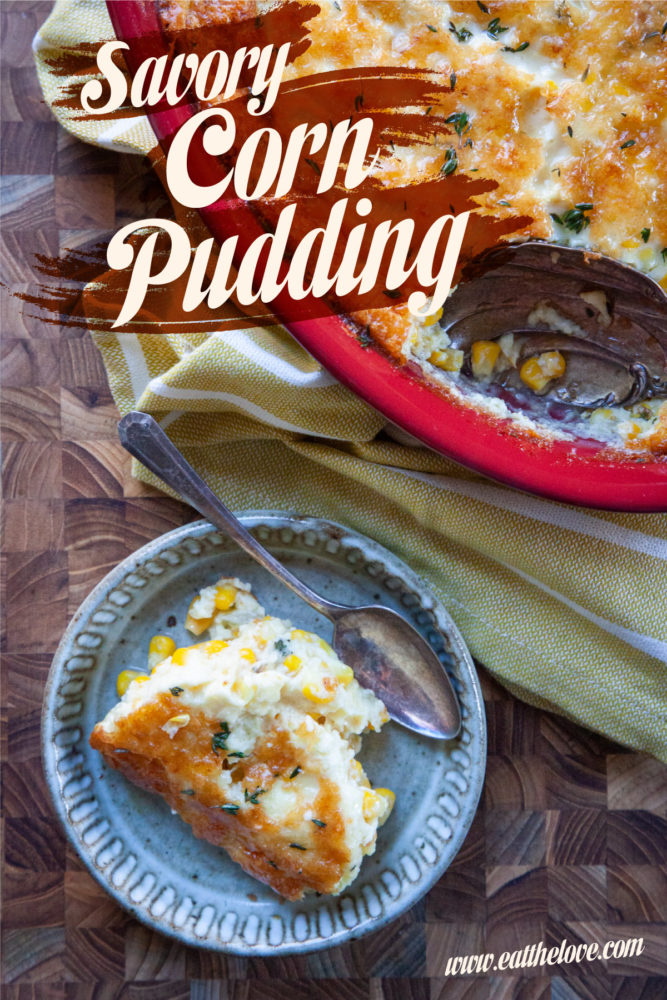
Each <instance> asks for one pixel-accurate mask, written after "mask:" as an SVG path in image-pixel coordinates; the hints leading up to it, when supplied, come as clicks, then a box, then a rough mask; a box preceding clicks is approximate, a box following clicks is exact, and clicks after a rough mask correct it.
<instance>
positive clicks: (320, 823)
mask: <svg viewBox="0 0 667 1000" xmlns="http://www.w3.org/2000/svg"><path fill="white" fill-rule="evenodd" d="M310 822H311V823H314V824H315V826H320V827H322V829H324V827H325V826H326V823H323V822H322V820H321V819H311V821H310Z"/></svg>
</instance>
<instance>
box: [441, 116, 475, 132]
mask: <svg viewBox="0 0 667 1000" xmlns="http://www.w3.org/2000/svg"><path fill="white" fill-rule="evenodd" d="M445 123H446V124H447V125H453V126H454V131H455V132H456V134H457V135H459V136H460V135H463V133H464V132H467V131H468V129H469V128H470V119H469V118H468V112H467V111H455V112H454V114H452V115H449V117H448V118H445Z"/></svg>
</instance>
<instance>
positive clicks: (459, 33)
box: [449, 21, 472, 42]
mask: <svg viewBox="0 0 667 1000" xmlns="http://www.w3.org/2000/svg"><path fill="white" fill-rule="evenodd" d="M449 30H450V31H451V33H452V34H453V35H454V36H455V38H456V41H457V42H467V41H468V39H469V38H472V31H468V29H467V28H457V27H456V25H455V24H453V23H452V22H451V21H450V22H449Z"/></svg>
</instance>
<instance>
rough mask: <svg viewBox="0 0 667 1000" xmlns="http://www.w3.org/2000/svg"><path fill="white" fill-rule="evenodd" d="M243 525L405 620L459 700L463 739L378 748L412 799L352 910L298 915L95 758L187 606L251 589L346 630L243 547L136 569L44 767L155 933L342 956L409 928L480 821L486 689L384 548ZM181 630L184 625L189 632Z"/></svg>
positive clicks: (443, 618) (286, 528) (83, 619)
mask: <svg viewBox="0 0 667 1000" xmlns="http://www.w3.org/2000/svg"><path fill="white" fill-rule="evenodd" d="M241 520H242V521H243V523H244V524H245V525H246V527H248V528H249V529H250V530H251V531H252V532H253V533H254V534H255V535H256V536H257V537H258V538H259V539H260V540H261V541H262V542H263V543H264V544H265V545H266V546H267V548H269V549H270V550H271V551H272V552H273V553H275V554H276V555H277V556H278V557H279V558H280V559H282V560H283V561H284V562H285V563H286V564H287V565H288V566H289V567H290V569H292V570H293V572H294V573H296V575H297V576H300V577H301V578H302V579H304V580H305V581H306V582H307V583H309V584H310V585H311V586H312V587H313V588H314V589H316V590H319V591H320V593H322V594H324V595H325V596H326V597H329V598H330V599H332V600H334V601H341V602H345V603H350V604H352V603H359V604H370V603H383V604H387V605H388V606H389V607H393V608H395V609H397V610H399V611H401V612H402V613H403V614H404V615H405V616H406V617H407V618H408V619H409V620H410V621H411V622H412V623H413V624H414V625H416V627H417V628H418V629H419V630H420V631H421V632H422V633H423V635H424V636H425V637H426V638H427V639H428V641H429V642H431V644H432V645H433V646H434V648H435V649H436V651H437V652H438V653H439V655H440V656H441V659H442V661H443V662H444V663H445V664H446V667H447V670H448V671H449V672H450V676H451V677H452V679H453V681H454V684H455V687H456V690H457V692H458V694H459V698H460V701H461V707H462V715H463V726H462V729H461V733H460V735H459V736H458V737H457V739H456V740H453V741H451V742H448V743H442V742H437V741H434V740H429V739H425V738H422V737H420V736H418V735H417V734H416V733H412V732H409V731H408V730H406V729H402V728H401V727H400V726H398V725H397V724H396V723H389V724H387V725H386V726H385V728H384V730H383V732H382V733H380V734H373V733H371V734H369V735H368V736H366V737H365V738H364V748H363V750H362V753H361V755H360V756H361V760H362V761H363V764H364V767H365V768H366V771H367V773H368V776H369V778H370V780H371V782H372V783H373V785H380V786H388V787H390V788H393V789H394V791H395V792H396V806H395V809H394V812H393V813H392V815H391V817H390V819H389V821H388V822H387V823H386V825H385V826H384V827H383V828H382V829H381V830H380V832H379V835H378V842H377V848H376V851H375V854H373V855H372V856H370V857H368V858H366V859H365V861H364V863H363V865H362V868H361V873H360V875H359V877H358V878H357V879H356V881H355V882H353V883H352V885H351V886H350V887H349V889H347V890H346V891H345V892H344V893H343V894H342V895H341V896H337V897H333V896H328V897H327V896H321V897H317V896H311V897H308V898H306V899H305V900H302V901H300V902H296V903H290V902H287V901H285V900H283V899H282V898H281V897H279V896H277V895H276V894H275V893H274V892H272V891H271V890H270V889H268V888H267V887H266V886H264V885H262V884H261V883H259V882H256V881H255V880H254V879H252V878H251V877H250V876H249V875H246V874H245V872H243V871H242V870H241V869H240V868H239V867H238V866H237V865H235V864H234V863H233V862H232V861H231V860H230V859H229V858H228V857H227V855H226V854H225V853H224V851H222V850H221V849H219V848H216V847H214V846H213V845H211V844H208V843H206V842H205V841H201V840H197V839H196V838H195V837H194V835H193V834H192V832H191V830H190V828H189V827H188V826H187V825H186V824H185V823H184V822H183V821H182V820H181V819H180V818H179V817H178V816H175V815H172V814H171V812H170V810H169V808H168V806H167V805H166V803H165V802H163V801H162V799H160V798H159V797H158V796H157V795H151V794H149V793H147V792H144V791H142V790H141V789H139V788H137V787H135V786H134V785H132V784H130V783H129V782H127V781H125V780H124V779H123V778H122V777H121V775H119V774H118V773H117V772H116V771H113V770H111V769H109V768H107V767H106V766H105V765H104V763H103V761H102V759H101V758H100V756H99V755H98V754H97V753H96V752H95V751H93V750H91V748H90V747H89V745H88V736H89V734H90V731H91V730H92V728H93V726H94V725H95V723H96V722H97V721H99V720H100V719H101V718H102V717H103V716H104V715H105V714H106V712H107V711H108V709H109V708H110V707H111V706H112V705H113V704H115V702H116V700H117V696H116V677H117V675H118V673H119V672H120V671H121V670H123V669H124V668H125V667H139V668H141V669H144V667H145V662H146V651H147V648H148V642H149V639H150V637H151V636H152V635H153V634H155V633H156V632H160V633H164V634H170V635H172V636H173V638H174V640H175V641H176V644H177V645H184V644H188V642H189V641H191V639H190V638H189V637H188V634H187V633H186V632H185V629H184V627H183V624H182V623H183V621H184V619H185V612H186V609H187V606H188V604H189V602H190V600H191V598H192V596H193V594H194V592H195V591H197V590H198V589H199V588H200V587H201V586H203V585H204V584H205V583H209V582H211V581H213V580H215V579H217V577H219V576H222V575H225V576H238V577H240V578H241V579H242V580H247V581H249V582H250V583H251V584H252V587H253V591H254V592H255V593H256V594H257V596H258V598H259V600H260V601H261V602H262V604H264V606H265V608H266V610H267V613H269V614H273V615H278V616H280V617H283V618H289V619H290V620H291V621H292V622H293V623H294V624H295V625H298V626H299V627H301V628H305V629H309V630H312V631H314V632H317V633H319V634H320V635H322V636H324V637H326V638H328V637H330V635H331V625H330V623H329V622H328V621H327V620H326V619H324V618H322V617H321V616H320V615H318V614H317V613H316V612H315V611H313V610H311V609H310V608H309V607H308V606H307V605H305V604H304V603H303V602H302V601H300V600H299V599H298V598H297V597H295V596H294V595H293V594H292V593H291V592H290V591H288V590H287V589H286V588H284V587H281V586H280V585H278V584H277V583H276V582H275V581H274V580H273V578H272V577H270V576H269V575H268V574H267V573H266V572H265V571H264V570H263V569H261V568H260V567H259V566H258V565H257V564H256V563H255V562H253V561H252V560H251V559H250V558H249V557H248V556H246V555H245V553H243V552H241V551H240V550H239V549H238V548H237V547H236V546H235V545H234V544H233V543H232V542H230V541H229V540H228V539H227V538H225V537H224V536H222V535H220V534H219V533H218V532H217V531H215V530H213V529H212V528H211V526H210V525H209V524H207V523H206V522H203V521H198V522H197V523H195V524H188V525H186V526H185V527H183V528H179V529H177V530H176V531H171V532H169V533H168V534H166V535H162V536H161V537H160V538H157V539H156V540H155V541H153V542H151V543H150V544H149V545H146V546H144V548H142V549H140V550H139V551H138V552H136V553H135V554H134V555H132V556H131V557H130V558H129V559H126V560H125V561H124V562H122V563H121V564H120V565H119V566H117V567H116V569H114V570H113V571H112V572H111V573H109V574H108V576H106V577H105V578H104V580H102V582H101V583H100V584H99V585H98V586H97V587H96V588H95V590H94V591H93V592H92V593H91V594H90V596H89V597H88V598H87V599H86V600H85V601H84V603H83V604H82V605H81V607H80V608H79V610H78V611H77V613H76V614H75V615H74V618H73V619H72V622H71V624H70V626H69V628H68V629H67V632H66V633H65V635H64V637H63V640H62V642H61V643H60V646H59V648H58V651H57V653H56V655H55V658H54V661H53V665H52V667H51V672H50V674H49V679H48V683H47V686H46V692H45V696H44V714H43V721H42V744H43V754H44V765H45V770H46V775H47V780H48V784H49V788H50V789H51V794H52V795H53V800H54V803H55V807H56V810H57V812H58V815H59V816H60V819H61V820H62V822H63V825H64V827H65V830H66V832H67V835H68V837H69V839H70V840H71V842H72V844H73V845H74V847H75V848H76V850H77V851H78V853H79V855H80V856H81V859H82V860H83V861H84V863H85V864H86V865H87V867H88V868H89V870H90V871H91V873H92V874H93V875H94V876H95V878H96V879H97V880H98V881H99V882H100V883H101V884H102V885H103V886H104V888H105V889H106V890H107V891H108V892H109V893H110V894H111V895H112V896H113V897H114V899H116V900H117V901H118V903H120V904H121V905H122V906H124V907H126V908H127V909H128V910H130V912H131V913H133V914H134V915H135V916H136V917H137V918H138V919H139V920H142V921H143V922H144V923H146V924H148V925H149V926H151V927H153V928H155V929H157V930H159V931H162V932H163V933H164V934H169V935H171V936H173V937H176V938H178V939H179V940H181V941H183V942H185V943H186V944H188V945H194V946H197V947H200V948H212V949H216V950H218V951H226V952H233V953H235V954H243V955H253V954H254V955H271V954H278V953H280V954H285V953H289V952H306V951H312V950H315V949H317V948H326V947H331V946H334V945H339V944H342V943H343V942H344V941H347V940H349V939H351V938H356V937H359V936H360V935H362V934H365V933H367V932H368V931H372V930H376V929H377V928H378V927H380V926H382V924H384V923H386V922H387V921H389V920H392V919H393V918H395V917H397V916H398V915H399V914H400V913H402V912H403V911H404V910H406V909H408V907H410V906H412V905H413V904H414V903H416V902H417V900H418V899H420V897H421V896H423V895H424V893H425V892H426V891H427V890H428V889H429V888H430V887H431V886H432V885H433V884H434V882H436V881H437V880H438V878H440V876H441V875H442V873H443V872H444V871H445V869H446V868H447V867H448V865H449V864H450V863H451V861H452V859H453V858H454V855H455V854H456V852H457V851H458V849H459V847H460V845H461V843H462V841H463V838H464V837H465V834H466V832H467V831H468V828H469V827H470V824H471V822H472V818H473V816H474V813H475V809H476V806H477V800H478V798H479V793H480V789H481V786H482V780H483V776H484V763H485V757H486V729H485V723H484V712H483V707H482V698H481V693H480V689H479V683H478V681H477V677H476V674H475V671H474V667H473V664H472V661H471V659H470V655H469V653H468V651H467V649H466V647H465V644H464V643H463V640H462V639H461V636H460V634H459V632H458V630H457V628H456V626H455V625H454V623H453V622H452V620H451V618H450V617H449V615H448V614H447V612H446V611H445V609H444V608H443V607H442V606H441V605H440V604H439V602H438V601H437V600H436V599H435V597H434V596H433V594H432V593H431V592H430V591H429V590H428V589H427V588H426V587H425V586H424V585H423V584H422V583H421V581H420V580H419V579H418V578H417V577H416V576H415V574H414V573H413V572H412V571H411V570H410V569H408V567H407V566H405V564H404V563H402V562H401V561H400V560H399V559H397V558H396V557H395V556H393V555H392V554H391V553H390V552H388V551H387V550H386V549H384V548H382V546H380V545H378V544H377V543H376V542H373V541H371V540H370V539H368V538H364V537H363V536H362V535H359V534H357V533H356V532H353V531H350V530H349V529H348V528H345V527H342V526H340V525H337V524H332V523H331V522H328V521H322V520H318V519H316V518H309V517H296V516H294V515H290V514H281V513H268V512H263V511H260V512H251V513H247V514H243V515H241ZM174 619H175V621H176V622H177V624H176V625H173V624H170V623H173V621H174Z"/></svg>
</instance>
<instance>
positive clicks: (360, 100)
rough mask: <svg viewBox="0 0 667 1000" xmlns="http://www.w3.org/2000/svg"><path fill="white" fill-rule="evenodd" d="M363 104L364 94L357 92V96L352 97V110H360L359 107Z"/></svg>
mask: <svg viewBox="0 0 667 1000" xmlns="http://www.w3.org/2000/svg"><path fill="white" fill-rule="evenodd" d="M363 106H364V95H363V94H357V96H356V97H355V99H354V110H355V111H361V109H362V108H363Z"/></svg>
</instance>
